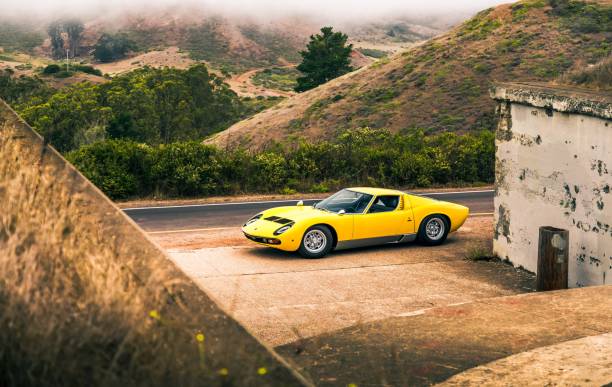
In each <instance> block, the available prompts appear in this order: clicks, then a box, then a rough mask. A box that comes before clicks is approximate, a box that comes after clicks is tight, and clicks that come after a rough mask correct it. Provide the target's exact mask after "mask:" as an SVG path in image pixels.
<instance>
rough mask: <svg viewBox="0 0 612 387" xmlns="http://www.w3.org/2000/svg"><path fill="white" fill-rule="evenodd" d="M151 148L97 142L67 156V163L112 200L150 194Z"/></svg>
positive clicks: (114, 142) (132, 144)
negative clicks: (72, 165) (76, 168)
mask: <svg viewBox="0 0 612 387" xmlns="http://www.w3.org/2000/svg"><path fill="white" fill-rule="evenodd" d="M151 154H152V151H151V148H150V147H148V146H146V145H142V144H137V143H135V142H131V141H116V140H110V141H101V142H97V143H94V144H91V145H85V146H83V147H81V148H80V149H79V150H77V151H73V152H70V153H68V155H67V156H66V157H67V159H68V160H69V161H70V162H71V163H73V164H74V165H76V166H77V167H78V168H79V170H80V171H81V172H82V173H83V174H84V175H85V176H87V177H88V178H89V180H91V181H92V182H93V183H94V184H95V185H96V186H98V187H99V188H100V189H101V190H102V191H104V193H106V194H107V195H108V196H109V197H111V198H112V199H125V198H129V197H133V196H144V195H146V194H148V193H149V192H150V178H151V175H150V174H151V165H152V160H151Z"/></svg>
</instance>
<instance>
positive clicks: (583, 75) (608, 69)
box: [563, 56, 612, 90]
mask: <svg viewBox="0 0 612 387" xmlns="http://www.w3.org/2000/svg"><path fill="white" fill-rule="evenodd" d="M563 80H564V81H565V82H567V83H572V84H575V85H580V86H588V87H589V88H594V89H598V90H612V56H609V57H607V58H606V59H604V60H602V61H601V62H599V63H597V64H595V65H593V66H590V67H587V68H585V69H582V70H580V71H576V72H573V73H570V74H568V75H566V76H565V77H564V78H563Z"/></svg>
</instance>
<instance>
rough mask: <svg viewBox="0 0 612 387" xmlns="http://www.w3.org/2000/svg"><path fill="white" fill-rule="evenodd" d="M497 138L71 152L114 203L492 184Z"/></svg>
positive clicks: (353, 135)
mask: <svg viewBox="0 0 612 387" xmlns="http://www.w3.org/2000/svg"><path fill="white" fill-rule="evenodd" d="M494 155H495V145H494V134H493V132H489V131H484V132H481V133H479V134H475V135H472V134H468V135H461V136H460V135H457V134H453V133H445V134H439V135H430V136H425V134H424V132H423V131H415V132H412V133H410V134H392V133H390V132H389V131H387V130H385V129H370V128H361V129H354V130H347V131H345V132H342V133H340V134H339V136H338V138H337V139H336V140H334V141H323V142H319V143H306V142H305V143H301V144H299V145H297V147H292V148H285V147H280V146H275V147H272V148H271V149H270V150H267V151H262V152H260V153H257V154H249V153H247V152H245V151H243V150H225V151H222V150H220V149H217V148H215V147H212V146H208V145H203V144H201V143H199V142H178V143H172V144H168V145H159V146H157V147H149V146H146V145H139V144H137V143H134V142H130V141H120V140H110V141H103V142H98V143H95V144H92V145H88V146H84V147H82V148H81V149H79V150H78V151H75V152H71V153H70V154H69V155H68V158H69V159H70V161H72V162H73V163H74V164H75V165H76V166H77V168H79V169H80V170H81V171H82V172H83V173H84V174H85V175H86V176H87V177H89V178H90V179H91V180H92V181H93V182H94V183H95V184H96V185H98V186H99V187H100V188H101V189H103V190H104V191H105V192H106V193H107V194H108V195H109V196H111V197H112V198H114V199H120V198H126V197H132V196H149V195H152V194H156V195H159V196H168V197H177V196H206V195H217V194H225V195H228V194H235V193H243V192H263V193H265V192H281V193H286V194H289V193H294V192H321V193H322V192H329V191H330V190H335V189H338V188H340V187H343V186H355V185H384V186H398V187H426V186H430V185H433V184H436V185H444V184H464V183H476V182H491V181H492V180H493V171H494Z"/></svg>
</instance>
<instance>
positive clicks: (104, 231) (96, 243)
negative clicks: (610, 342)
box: [0, 101, 304, 386]
mask: <svg viewBox="0 0 612 387" xmlns="http://www.w3.org/2000/svg"><path fill="white" fill-rule="evenodd" d="M49 266H53V267H49ZM63 272H66V273H70V274H71V276H61V274H58V273H63ZM0 291H1V292H0V293H1V294H3V295H4V296H5V297H8V299H5V300H7V303H5V304H3V308H4V310H0V322H1V323H2V326H3V330H5V332H4V334H10V335H15V336H16V337H20V343H19V344H18V345H20V346H21V348H20V349H16V352H15V353H17V352H19V351H21V352H19V353H26V355H27V354H28V352H27V351H29V349H28V347H27V341H28V337H29V336H28V333H27V332H25V330H27V329H30V330H33V331H35V332H33V333H32V334H33V340H32V342H33V347H36V346H39V347H44V345H46V344H49V345H52V351H55V352H58V353H60V354H61V353H64V354H65V353H71V352H70V351H71V350H72V349H73V348H69V347H66V348H60V346H61V345H62V344H61V343H59V342H54V339H53V338H49V341H50V343H45V340H46V336H53V334H54V331H53V329H55V330H57V329H60V326H63V325H64V322H65V321H72V322H75V321H76V323H74V325H75V326H79V327H81V326H83V327H89V328H91V329H89V330H91V331H95V332H94V333H95V334H96V335H98V334H99V335H101V336H102V338H101V340H104V337H105V336H108V337H109V338H110V339H109V341H110V340H114V339H115V338H116V337H117V333H116V332H119V330H120V329H119V328H120V327H121V326H122V325H124V324H130V325H129V326H128V330H131V331H132V332H133V333H129V334H128V336H130V335H132V336H133V334H135V333H136V332H138V331H139V330H140V329H141V327H142V326H145V325H148V326H150V327H151V328H150V333H151V336H150V342H151V343H153V342H155V341H159V340H162V342H161V344H160V350H163V351H164V352H165V353H164V354H163V355H162V354H161V353H160V356H165V358H168V359H169V360H170V361H175V362H176V364H170V365H169V366H168V365H167V364H166V366H168V368H169V369H170V371H169V373H168V374H165V375H163V377H164V378H165V379H162V380H159V381H157V383H159V384H164V383H169V384H176V385H230V384H231V385H258V386H259V385H279V386H288V385H302V384H303V383H304V379H303V378H301V376H299V375H298V374H296V373H295V372H294V371H292V370H291V369H290V368H289V367H288V366H287V364H286V363H285V362H284V361H283V360H281V359H280V358H279V357H278V356H277V355H276V354H275V353H273V352H272V351H270V350H269V349H267V348H265V347H264V346H263V345H262V344H261V343H260V342H258V341H257V340H256V339H255V338H254V337H253V336H251V335H250V334H249V333H248V332H247V331H246V330H245V329H244V328H243V327H242V326H240V325H239V324H238V323H237V322H236V321H235V320H233V319H232V318H231V317H229V316H228V315H227V314H226V313H225V312H224V311H223V310H221V309H220V308H219V307H218V306H217V305H216V304H215V303H214V302H213V301H212V300H211V299H210V298H209V297H208V296H207V295H206V294H205V293H204V292H203V291H202V290H201V289H199V288H198V287H197V285H196V284H194V283H193V282H192V281H191V280H190V279H189V278H188V277H187V276H186V275H185V274H184V273H183V272H182V271H180V270H179V269H178V268H177V267H176V266H175V265H174V263H173V262H172V261H171V260H170V259H169V258H168V257H167V256H166V255H165V254H164V253H163V252H162V251H161V250H159V249H158V248H157V247H156V246H155V245H154V244H153V243H152V242H151V241H150V240H149V239H148V238H147V236H146V235H145V234H144V233H143V232H142V231H141V230H140V229H139V228H138V227H137V226H136V225H135V224H134V223H133V222H132V221H131V220H130V219H129V218H127V217H126V216H125V215H124V214H123V213H122V212H121V211H120V210H119V209H118V208H117V207H116V206H115V205H114V204H113V203H112V202H111V201H110V200H108V199H107V198H106V197H104V195H103V194H102V193H101V192H100V191H99V190H98V189H97V188H96V187H94V186H93V185H92V184H91V183H90V182H89V181H87V180H86V179H85V178H84V177H83V176H82V175H81V174H80V173H79V172H78V171H76V170H75V169H74V168H73V167H72V166H71V165H70V164H69V163H68V162H67V161H66V160H64V159H63V158H62V157H61V156H60V155H59V154H58V153H57V152H56V151H54V150H53V149H52V148H50V147H48V146H47V145H45V144H44V142H43V139H42V138H41V137H40V136H38V135H37V134H36V133H35V132H34V131H33V130H32V129H31V128H30V127H29V126H28V125H27V124H26V123H24V122H23V121H21V120H20V119H19V117H17V115H16V114H15V113H14V112H13V111H12V110H11V109H10V108H9V107H8V106H7V105H6V104H4V102H2V101H0ZM18 298H23V302H22V303H21V304H19V305H22V306H19V305H18V306H17V307H14V308H13V310H12V311H9V310H8V309H9V306H10V305H16V304H15V302H16V301H18V300H17V299H18ZM9 301H10V302H9ZM53 303H57V304H56V305H48V304H53ZM87 304H90V305H87ZM66 305H68V306H66ZM85 306H87V309H88V310H92V311H99V314H98V315H94V316H91V315H90V314H88V313H87V312H85V311H83V310H82V308H85ZM47 307H49V308H48V309H47V310H46V312H45V308H47ZM19 308H21V309H19ZM60 308H65V309H66V311H67V312H68V313H70V314H67V315H65V316H64V315H60V316H59V317H57V318H58V320H57V321H55V322H57V324H56V325H57V326H56V327H55V328H53V324H54V321H52V319H53V318H55V317H54V316H52V315H51V314H53V313H55V310H56V309H60ZM107 310H110V311H111V312H113V313H119V312H120V313H119V314H120V315H122V316H123V318H117V319H116V324H117V329H116V330H114V329H113V327H109V326H108V324H107V325H102V324H103V322H104V321H103V320H104V319H105V316H106V315H105V311H107ZM149 311H153V312H149ZM9 313H13V314H12V315H9ZM45 313H46V314H45ZM134 313H137V315H136V316H133V314H134ZM149 314H150V315H151V316H152V317H153V318H151V317H150V316H149ZM39 315H40V316H39ZM36 316H38V317H36ZM20 318H21V319H28V320H29V322H28V325H25V327H27V328H23V330H21V331H15V332H8V331H9V330H10V329H18V328H17V327H18V326H21V325H19V321H17V320H18V319H20ZM130 318H133V319H134V321H126V320H127V319H130ZM47 320H48V321H47ZM79 320H83V324H77V323H78V321H79ZM111 321H114V320H111ZM49 327H51V328H49ZM131 327H133V329H132V328H131ZM5 328H6V329H5ZM100 330H106V333H104V332H100ZM147 332H149V331H147ZM197 332H201V333H202V334H203V335H205V336H201V340H200V342H201V344H198V342H197V341H196V339H195V338H194V337H195V335H196V333H197ZM88 333H89V332H85V330H83V331H82V332H74V340H73V339H71V338H67V340H68V342H70V340H73V341H72V342H73V344H72V346H73V347H75V346H77V344H76V343H78V342H79V340H80V337H83V336H86V335H87V334H88ZM163 335H166V336H167V337H168V338H169V339H163V338H160V337H162V336H163ZM204 337H205V338H206V341H205V344H203V343H204ZM59 339H65V338H62V337H59V338H58V340H59ZM120 340H129V337H128V338H126V337H121V338H120ZM102 342H104V341H102ZM110 344H112V341H110ZM110 344H109V348H110V347H111V345H110ZM67 345H69V344H67ZM143 345H147V344H143ZM11 350H13V349H12V348H3V351H4V353H7V352H6V351H9V352H8V353H10V351H11ZM119 350H121V347H120V348H119ZM32 351H35V348H34V349H32ZM75 351H78V348H77V349H76V350H75ZM84 351H85V352H83V353H82V354H83V355H84V356H87V354H88V352H87V349H86V348H85V349H84ZM168 353H169V354H170V355H168ZM43 355H44V354H43ZM110 355H111V356H110V358H109V359H108V361H109V364H108V366H109V367H111V366H112V364H113V363H111V362H110V360H112V355H113V353H110ZM27 356H31V355H27ZM30 360H33V359H31V358H30ZM69 361H70V362H71V363H70V364H71V365H74V364H75V363H77V364H78V359H74V358H72V359H66V358H64V359H61V360H59V361H58V363H57V364H52V366H53V367H58V368H59V369H60V373H61V372H62V371H61V367H62V366H63V364H67V363H68V362H69ZM200 363H202V364H200ZM100 366H102V367H105V366H107V365H105V364H101V365H100ZM143 366H145V367H146V364H145V365H143ZM202 367H205V369H203V370H204V372H203V376H202V379H197V380H193V378H192V379H188V377H185V376H184V375H186V373H187V372H188V370H191V369H196V371H197V370H198V369H200V368H202ZM262 367H263V369H265V370H266V373H265V375H263V376H262V374H263V373H262V372H261V371H258V370H261V369H262ZM219 369H224V370H227V371H223V373H222V374H218V373H217V371H218V370H219ZM67 371H68V370H66V372H67ZM152 371H154V370H152ZM7 372H8V371H7ZM24 372H26V370H24ZM126 372H128V371H126ZM1 373H2V372H0V374H1ZM182 375H183V376H182ZM193 375H197V372H196V373H194V374H193ZM140 376H143V375H140ZM134 377H137V376H136V375H134ZM143 377H145V379H144V380H146V376H143ZM185 378H187V379H185ZM228 378H229V379H228ZM47 382H48V381H47ZM74 382H75V383H76V382H78V381H74ZM90 382H92V383H93V381H92V380H90ZM85 383H86V384H89V383H87V382H85ZM96 383H97V381H96ZM100 383H101V384H102V381H100ZM106 383H108V380H107V381H106ZM132 383H135V385H138V379H132ZM0 384H2V383H0Z"/></svg>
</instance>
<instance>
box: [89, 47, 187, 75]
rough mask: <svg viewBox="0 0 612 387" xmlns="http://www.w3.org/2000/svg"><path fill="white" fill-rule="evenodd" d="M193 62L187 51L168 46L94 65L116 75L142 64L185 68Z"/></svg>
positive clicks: (105, 72)
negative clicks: (160, 49)
mask: <svg viewBox="0 0 612 387" xmlns="http://www.w3.org/2000/svg"><path fill="white" fill-rule="evenodd" d="M195 63H197V62H196V61H194V60H193V59H191V58H189V55H188V54H187V53H184V52H181V51H180V49H179V48H178V47H168V48H166V49H165V50H162V51H149V52H146V53H144V54H140V55H137V56H133V57H131V58H126V59H122V60H119V61H116V62H111V63H99V64H96V65H95V66H96V68H98V69H100V71H102V72H103V73H104V74H109V75H118V74H122V73H126V72H128V71H132V70H134V69H137V68H140V67H144V66H149V67H173V68H177V69H186V68H189V66H192V65H194V64H195Z"/></svg>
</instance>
